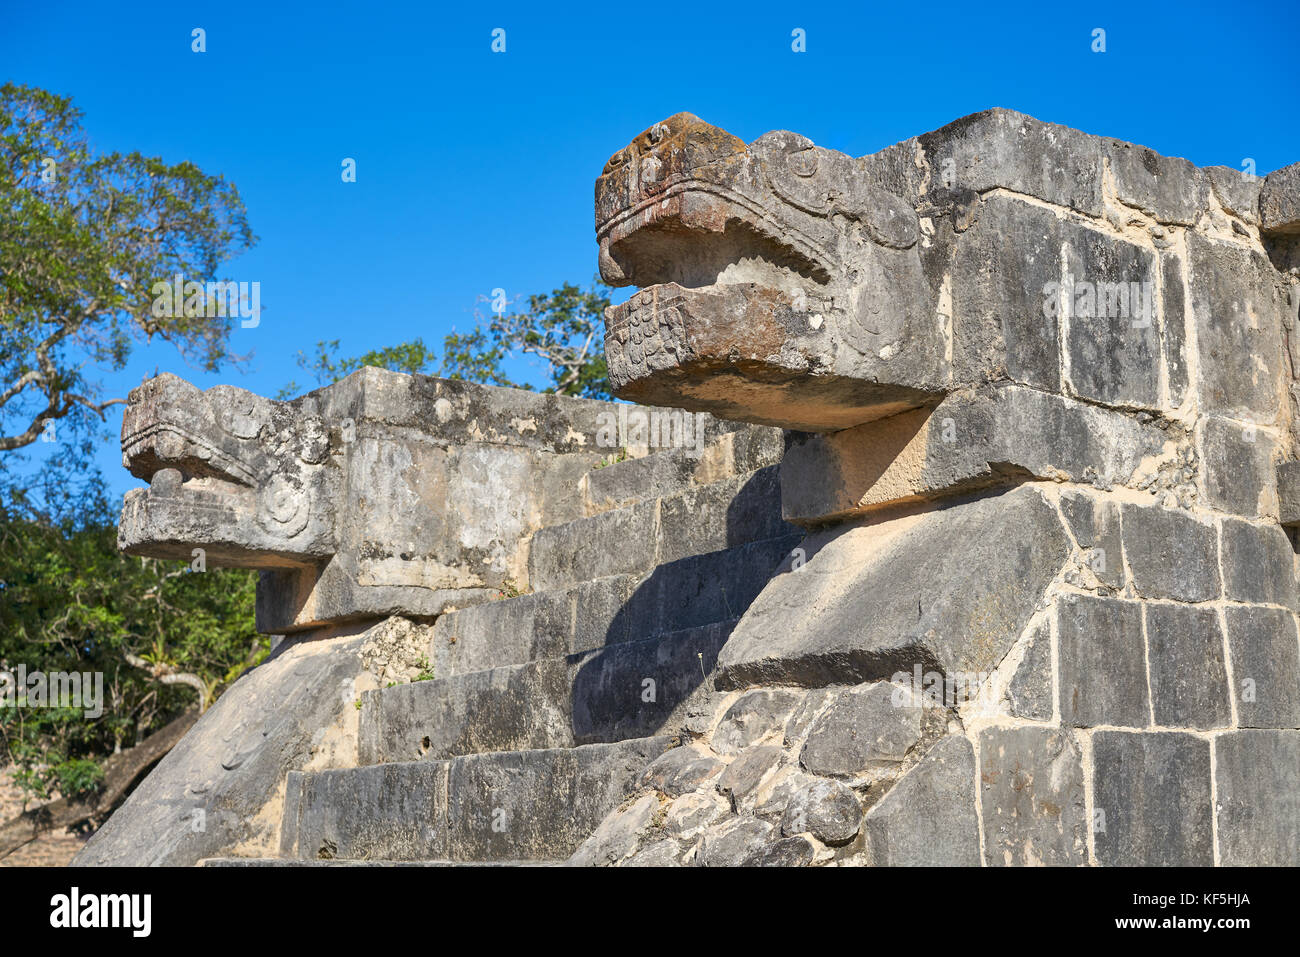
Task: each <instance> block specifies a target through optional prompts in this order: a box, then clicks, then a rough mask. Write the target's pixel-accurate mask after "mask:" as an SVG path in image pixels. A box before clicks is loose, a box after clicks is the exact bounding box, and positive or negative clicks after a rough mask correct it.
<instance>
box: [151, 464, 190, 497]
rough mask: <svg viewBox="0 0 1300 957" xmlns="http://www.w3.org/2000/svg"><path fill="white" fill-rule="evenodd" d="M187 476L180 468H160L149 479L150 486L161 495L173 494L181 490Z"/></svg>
mask: <svg viewBox="0 0 1300 957" xmlns="http://www.w3.org/2000/svg"><path fill="white" fill-rule="evenodd" d="M184 481H185V476H184V475H183V474H182V473H181V470H180V469H159V470H158V471H157V472H154V473H153V478H152V479H150V480H149V488H150V489H151V490H152V491H154V492H157V493H158V494H160V495H171V494H173V493H175V492H178V491H180V487H181V484H182V483H183V482H184Z"/></svg>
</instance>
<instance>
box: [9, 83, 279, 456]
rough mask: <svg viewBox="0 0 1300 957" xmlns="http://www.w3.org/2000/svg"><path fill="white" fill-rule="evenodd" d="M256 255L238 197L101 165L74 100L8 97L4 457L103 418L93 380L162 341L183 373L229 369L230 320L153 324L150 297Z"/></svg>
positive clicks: (165, 174)
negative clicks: (91, 372)
mask: <svg viewBox="0 0 1300 957" xmlns="http://www.w3.org/2000/svg"><path fill="white" fill-rule="evenodd" d="M255 241H256V239H255V237H254V236H253V233H252V231H251V230H250V229H249V226H248V221H247V219H246V217H245V212H244V207H243V203H242V202H241V201H240V198H239V193H238V191H237V190H236V189H235V187H234V186H233V185H232V184H230V183H228V182H226V181H225V180H224V179H222V178H221V177H220V176H212V175H209V174H207V173H204V172H203V171H202V170H200V169H199V168H198V167H197V166H195V165H194V164H193V163H188V162H181V163H176V164H172V165H169V164H167V163H165V162H163V160H162V159H160V158H158V157H148V156H144V155H142V154H140V153H138V152H133V153H128V154H122V153H107V154H97V153H96V152H95V151H94V150H93V149H92V148H91V146H90V144H89V142H88V140H87V138H86V136H85V133H84V132H83V131H82V128H81V113H80V111H78V110H77V109H76V108H74V107H73V105H72V101H71V100H70V99H69V98H67V97H61V96H56V95H54V94H52V93H48V92H46V91H44V90H40V89H36V88H34V87H27V86H21V85H18V84H14V83H6V84H4V85H3V86H0V277H3V282H0V451H9V450H12V449H16V448H21V447H23V446H25V445H29V444H30V443H32V442H34V441H35V440H36V439H37V437H38V436H39V435H40V434H41V433H42V431H44V429H45V427H46V424H47V423H49V422H51V421H55V420H60V419H66V420H67V422H66V423H65V424H66V425H67V427H68V430H69V431H70V432H72V433H75V434H85V433H86V431H87V430H89V429H91V428H92V427H93V426H94V424H95V422H96V419H97V418H98V419H101V420H102V417H103V414H104V410H105V408H106V407H107V406H109V405H112V404H114V403H116V402H120V401H122V400H121V399H109V400H104V399H103V398H102V396H101V394H100V393H101V386H100V384H99V383H98V382H97V381H95V380H94V379H93V378H91V377H89V376H88V375H87V374H86V371H85V370H86V366H87V365H88V364H89V365H90V366H92V367H94V366H106V367H110V368H113V369H121V368H123V367H124V366H125V365H126V361H127V358H128V356H129V355H130V353H131V349H132V345H133V343H135V342H137V341H140V340H149V339H152V338H153V337H155V336H157V337H159V338H161V339H163V340H165V341H168V342H170V343H172V344H173V345H175V346H176V347H177V349H179V350H180V352H181V354H182V356H184V357H185V358H186V359H187V360H188V361H195V362H198V363H200V364H201V365H202V366H203V368H205V369H209V370H216V369H218V368H220V367H221V365H222V363H223V362H227V361H231V360H232V359H233V358H234V357H232V356H231V355H230V353H229V350H228V339H229V334H230V330H231V324H232V320H231V319H229V318H224V319H213V318H207V317H203V316H187V315H184V313H183V310H177V312H178V313H179V314H177V315H175V316H155V315H154V314H153V313H154V310H153V308H152V307H153V302H154V293H153V291H152V289H153V285H154V284H155V283H156V282H164V281H165V282H170V281H171V280H172V278H173V277H174V276H176V275H177V274H179V275H181V276H183V277H184V278H185V279H187V280H193V281H199V282H203V281H207V280H216V279H217V275H216V273H217V271H218V270H219V269H220V268H221V265H222V263H223V262H225V261H226V260H227V259H229V258H231V257H232V256H233V255H236V254H238V253H239V252H240V251H242V250H244V249H247V248H249V247H251V246H252V245H253V243H254V242H255Z"/></svg>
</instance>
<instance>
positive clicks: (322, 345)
mask: <svg viewBox="0 0 1300 957" xmlns="http://www.w3.org/2000/svg"><path fill="white" fill-rule="evenodd" d="M338 349H339V340H337V339H332V340H325V339H322V340H321V341H319V342H317V343H316V354H315V355H314V356H312V357H311V358H308V357H307V355H306V354H305V353H303V352H302V351H301V350H299V352H298V367H299V368H301V369H304V370H306V371H307V372H310V373H311V374H312V376H313V377H314V378H315V379H316V381H317V382H318V383H321V384H328V383H330V382H337V381H338V380H339V379H343V378H346V377H347V376H349V375H351V374H352V373H353V372H356V371H357V370H358V369H361V368H363V367H365V366H378V367H379V368H381V369H391V370H392V371H394V372H407V373H417V372H423V373H428V372H429V371H430V369H431V368H432V366H433V361H434V354H433V350H432V349H430V348H429V347H428V346H426V345H425V344H424V340H423V339H419V338H416V339H412V340H411V341H410V342H403V343H400V344H399V345H395V346H388V347H386V348H383V349H372V350H370V351H369V352H367V353H364V354H363V355H360V356H356V357H354V358H351V359H335V353H337V352H338ZM301 391H302V389H301V388H300V387H299V386H298V383H296V382H290V383H289V384H288V385H286V386H285V387H284V388H283V389H281V390H280V392H279V394H278V395H277V396H276V398H278V399H289V398H292V397H293V396H295V395H297V394H298V393H299V392H301Z"/></svg>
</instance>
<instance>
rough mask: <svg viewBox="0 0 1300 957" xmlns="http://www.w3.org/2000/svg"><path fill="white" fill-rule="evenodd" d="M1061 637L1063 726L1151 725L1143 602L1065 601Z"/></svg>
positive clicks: (1059, 608) (1076, 597)
mask: <svg viewBox="0 0 1300 957" xmlns="http://www.w3.org/2000/svg"><path fill="white" fill-rule="evenodd" d="M1056 632H1057V640H1058V642H1059V648H1060V677H1061V721H1062V722H1063V723H1065V724H1067V725H1071V726H1073V727H1076V728H1090V727H1095V726H1097V725H1119V726H1130V727H1139V728H1145V727H1146V726H1147V725H1148V724H1150V721H1151V714H1150V708H1149V706H1148V702H1147V669H1146V648H1145V645H1144V643H1143V640H1142V606H1141V605H1140V604H1139V603H1138V602H1133V601H1123V600H1121V599H1118V598H1095V597H1092V596H1089V595H1063V596H1061V598H1059V599H1058V601H1057V617H1056Z"/></svg>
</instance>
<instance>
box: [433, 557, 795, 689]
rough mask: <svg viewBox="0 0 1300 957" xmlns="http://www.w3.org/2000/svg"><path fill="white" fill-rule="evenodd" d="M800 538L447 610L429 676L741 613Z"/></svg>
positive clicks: (558, 653) (560, 653) (575, 650)
mask: <svg viewBox="0 0 1300 957" xmlns="http://www.w3.org/2000/svg"><path fill="white" fill-rule="evenodd" d="M801 540H802V538H801V535H799V534H794V535H787V536H782V537H781V538H775V539H765V540H761V541H756V542H749V543H747V544H744V545H740V546H737V547H735V548H730V549H724V550H722V551H716V552H706V553H704V554H701V555H692V556H689V557H687V558H682V559H678V560H677V561H675V562H666V563H665V564H663V565H660V566H659V567H658V568H656V569H654V571H653V572H651V573H650V574H649V575H645V576H642V575H607V576H605V577H602V578H597V579H594V580H592V581H588V582H582V583H581V584H577V585H570V586H567V587H564V588H560V589H556V590H554V591H548V592H537V593H533V594H528V595H520V596H518V597H515V598H507V599H503V600H500V601H493V602H485V603H483V604H480V605H472V606H470V607H468V608H462V609H460V610H459V611H454V612H450V613H448V614H445V615H443V616H442V617H440V618H439V619H438V621H437V623H436V624H435V625H434V628H433V636H432V639H431V641H430V647H429V661H430V663H431V664H432V667H433V673H434V675H436V676H437V677H438V678H450V677H452V676H454V675H459V674H468V673H471V672H477V671H488V670H491V669H493V668H500V667H503V666H505V665H519V664H525V663H527V662H529V661H538V660H541V659H545V658H560V657H564V656H566V655H574V654H580V653H582V652H586V651H592V650H595V649H598V648H604V647H606V646H608V645H614V644H620V643H622V642H626V641H641V640H645V639H648V638H654V637H656V636H658V635H662V634H668V633H671V632H675V631H681V630H683V629H686V628H694V627H696V626H699V625H708V624H712V623H714V622H719V621H727V620H729V619H733V618H739V617H740V616H741V615H742V614H744V612H745V609H746V608H748V607H749V605H750V603H751V602H752V601H753V600H754V598H755V597H756V596H757V595H758V593H759V592H760V591H762V589H763V586H764V585H766V584H767V581H768V578H769V577H770V576H771V574H772V571H773V570H774V569H775V568H776V567H777V566H778V565H779V564H780V563H781V562H782V561H783V560H785V559H786V558H787V557H788V555H789V553H790V551H791V549H793V548H794V547H795V546H796V545H797V544H798V543H799V542H800V541H801Z"/></svg>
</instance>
